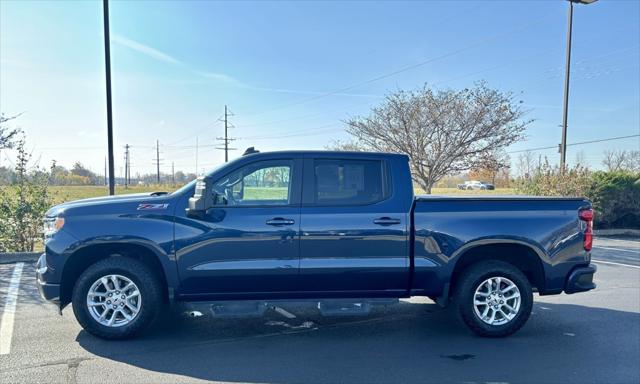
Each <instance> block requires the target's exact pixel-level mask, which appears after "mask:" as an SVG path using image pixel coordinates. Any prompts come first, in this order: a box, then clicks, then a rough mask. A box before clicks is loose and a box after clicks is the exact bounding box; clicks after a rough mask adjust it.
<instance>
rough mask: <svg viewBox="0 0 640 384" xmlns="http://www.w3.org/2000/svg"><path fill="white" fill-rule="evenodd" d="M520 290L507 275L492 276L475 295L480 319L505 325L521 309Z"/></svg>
mask: <svg viewBox="0 0 640 384" xmlns="http://www.w3.org/2000/svg"><path fill="white" fill-rule="evenodd" d="M520 302H521V300H520V290H519V289H518V287H517V286H516V285H515V284H514V283H513V282H512V281H511V280H509V279H507V278H506V277H490V278H488V279H487V280H485V281H483V282H482V283H481V284H480V285H479V286H478V288H476V292H475V294H474V295H473V307H474V310H475V312H476V315H477V316H478V318H480V320H482V321H483V322H485V323H487V324H489V325H503V324H506V323H508V322H510V321H511V320H513V318H515V317H516V315H517V314H518V311H519V310H520Z"/></svg>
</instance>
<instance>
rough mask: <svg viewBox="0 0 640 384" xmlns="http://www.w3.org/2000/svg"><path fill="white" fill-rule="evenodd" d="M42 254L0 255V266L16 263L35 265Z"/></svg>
mask: <svg viewBox="0 0 640 384" xmlns="http://www.w3.org/2000/svg"><path fill="white" fill-rule="evenodd" d="M41 254H42V253H40V252H9V253H0V264H11V263H17V262H20V261H22V262H26V263H31V262H33V263H35V262H36V261H38V258H39V257H40V255H41Z"/></svg>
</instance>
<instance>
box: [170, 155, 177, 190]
mask: <svg viewBox="0 0 640 384" xmlns="http://www.w3.org/2000/svg"><path fill="white" fill-rule="evenodd" d="M175 185H176V170H175V168H174V164H173V161H172V162H171V186H175Z"/></svg>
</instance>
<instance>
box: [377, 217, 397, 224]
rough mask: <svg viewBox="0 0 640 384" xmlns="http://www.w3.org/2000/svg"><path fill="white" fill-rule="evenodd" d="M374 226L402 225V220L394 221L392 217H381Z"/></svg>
mask: <svg viewBox="0 0 640 384" xmlns="http://www.w3.org/2000/svg"><path fill="white" fill-rule="evenodd" d="M373 224H378V225H394V224H400V219H392V218H390V217H381V218H379V219H375V220H373Z"/></svg>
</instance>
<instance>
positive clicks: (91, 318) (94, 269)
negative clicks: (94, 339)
mask: <svg viewBox="0 0 640 384" xmlns="http://www.w3.org/2000/svg"><path fill="white" fill-rule="evenodd" d="M161 305H162V291H161V288H160V283H159V281H158V279H157V278H156V277H155V276H154V275H153V273H152V272H151V271H150V270H149V268H147V266H146V265H144V264H143V263H141V262H139V261H137V260H133V259H129V258H126V257H112V258H108V259H105V260H102V261H99V262H97V263H96V264H93V265H91V266H90V267H89V268H87V270H86V271H84V273H83V274H82V275H81V276H80V278H79V279H78V281H77V282H76V285H75V287H74V289H73V313H74V314H75V316H76V319H77V320H78V322H79V323H80V325H81V326H82V327H83V328H84V329H85V330H86V331H87V332H89V333H91V334H93V335H95V336H98V337H101V338H105V339H126V338H130V337H133V336H135V335H137V334H138V333H139V332H140V331H142V330H143V329H144V328H146V327H147V326H148V325H149V324H151V322H153V320H154V319H155V317H156V316H157V314H158V311H159V310H160V307H161Z"/></svg>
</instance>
